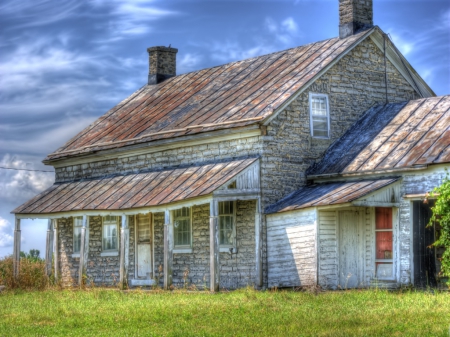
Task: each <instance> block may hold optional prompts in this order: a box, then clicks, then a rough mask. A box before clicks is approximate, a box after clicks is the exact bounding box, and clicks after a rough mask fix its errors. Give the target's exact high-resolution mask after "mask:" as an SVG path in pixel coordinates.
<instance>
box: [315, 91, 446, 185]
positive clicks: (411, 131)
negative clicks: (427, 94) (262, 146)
mask: <svg viewBox="0 0 450 337" xmlns="http://www.w3.org/2000/svg"><path fill="white" fill-rule="evenodd" d="M449 147H450V95H448V96H441V97H431V98H426V99H420V100H414V101H409V102H405V103H394V104H386V105H384V106H377V107H373V108H371V109H370V110H369V111H367V112H366V114H364V116H363V117H362V118H361V119H360V120H359V121H358V122H357V123H356V124H355V125H353V126H352V127H351V128H350V129H349V130H348V131H347V132H346V133H345V134H344V135H343V136H342V137H341V139H339V141H337V142H336V143H335V144H333V146H331V147H330V148H329V149H328V150H327V152H326V154H325V156H324V158H323V160H322V161H320V162H318V163H317V164H315V165H314V166H313V167H311V168H310V169H309V170H308V172H307V174H308V175H309V176H314V175H321V174H333V173H353V172H364V171H377V170H385V169H399V168H408V167H414V166H417V165H426V164H436V163H447V162H450V157H449V155H448V152H449Z"/></svg>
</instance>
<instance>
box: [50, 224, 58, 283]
mask: <svg viewBox="0 0 450 337" xmlns="http://www.w3.org/2000/svg"><path fill="white" fill-rule="evenodd" d="M52 221H53V229H54V232H53V235H54V239H53V240H54V242H55V271H54V276H55V281H58V278H59V240H58V220H57V219H53V220H52Z"/></svg>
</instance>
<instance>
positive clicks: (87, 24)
mask: <svg viewBox="0 0 450 337" xmlns="http://www.w3.org/2000/svg"><path fill="white" fill-rule="evenodd" d="M0 22H2V25H1V28H0V166H3V167H14V168H26V169H40V170H52V168H51V167H46V166H44V165H43V164H42V163H41V160H42V159H43V158H44V157H45V156H46V154H48V153H50V152H52V151H54V150H56V149H57V148H58V147H59V146H60V145H62V144H63V143H64V142H65V141H66V140H68V139H69V138H71V137H72V136H73V135H75V134H76V133H77V132H79V131H80V130H82V129H83V128H84V127H86V126H87V125H88V124H90V123H91V122H92V121H94V120H95V119H96V118H98V117H99V116H101V115H102V114H103V113H105V112H106V111H107V110H108V109H109V108H111V107H112V106H114V105H115V104H116V103H118V102H119V101H121V100H122V99H124V98H125V97H127V96H128V95H129V94H131V93H132V92H133V91H135V90H136V89H138V88H139V87H141V86H142V85H144V84H145V83H146V80H147V73H148V56H147V52H146V48H147V47H150V46H157V45H165V46H168V45H169V44H171V45H172V47H176V48H178V50H179V52H178V55H177V67H178V69H177V72H178V73H179V74H181V73H185V72H189V71H193V70H198V69H202V68H207V67H211V66H214V65H218V64H223V63H227V62H231V61H235V60H239V59H244V58H248V57H252V56H257V55H263V54H266V53H270V52H274V51H278V50H283V49H287V48H290V47H294V46H298V45H302V44H306V43H309V42H314V41H319V40H323V39H327V38H331V37H335V36H337V35H338V0H314V1H312V0H309V1H307V0H285V1H283V0H278V1H264V0H247V1H245V0H241V1H238V0H235V1H231V0H228V1H227V0H202V1H200V0H160V1H158V0H135V1H119V0H90V1H87V0H85V1H83V0H66V1H56V0H55V1H51V0H20V1H17V0H3V1H2V2H1V3H0ZM374 23H375V24H376V25H378V26H380V27H381V28H382V29H383V30H384V31H385V32H386V33H389V34H390V36H391V38H392V39H393V41H394V43H395V44H396V45H397V47H398V48H399V49H400V51H401V52H402V53H403V54H404V55H405V56H406V58H407V59H408V61H409V62H410V63H411V64H412V66H413V67H414V68H415V69H416V70H417V72H418V73H419V74H420V75H421V76H422V77H423V78H424V79H425V80H426V81H427V83H428V84H429V85H430V86H431V88H432V89H433V90H434V91H435V92H436V94H437V95H444V94H450V60H449V55H450V1H448V0H436V1H433V0H426V1H419V0H398V1H395V0H374ZM52 183H53V175H52V174H51V173H44V172H30V171H13V170H5V169H0V256H4V255H7V254H10V253H11V252H12V244H13V241H12V237H13V236H12V235H13V223H14V217H13V216H12V215H11V214H10V213H9V212H10V211H11V210H12V209H14V208H15V207H16V206H18V205H20V204H21V203H23V202H25V201H26V200H28V199H29V198H31V197H33V196H34V195H36V194H37V193H39V192H40V191H42V190H43V189H45V188H46V187H48V186H50V185H51V184H52ZM45 226H46V222H45V221H42V220H34V221H32V220H26V221H23V225H22V228H23V231H22V234H23V235H22V236H23V241H22V248H23V250H25V251H28V250H29V249H32V248H37V249H40V250H41V256H42V255H43V252H44V245H45V230H46V229H45V228H46V227H45Z"/></svg>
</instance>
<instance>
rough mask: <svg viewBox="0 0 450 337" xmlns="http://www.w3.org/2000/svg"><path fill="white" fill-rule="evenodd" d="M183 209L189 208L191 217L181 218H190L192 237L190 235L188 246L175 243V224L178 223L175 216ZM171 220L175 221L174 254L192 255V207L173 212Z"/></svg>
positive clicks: (174, 228)
mask: <svg viewBox="0 0 450 337" xmlns="http://www.w3.org/2000/svg"><path fill="white" fill-rule="evenodd" d="M182 208H187V209H188V210H189V215H188V216H185V217H181V218H184V219H185V218H188V219H189V227H190V235H189V244H188V245H177V244H176V243H175V230H176V227H175V222H176V221H177V219H178V218H177V217H176V216H175V214H176V212H177V211H179V210H180V209H182ZM171 218H172V219H173V220H172V221H173V248H174V249H173V252H174V253H192V241H193V238H192V207H181V208H179V209H176V210H173V211H172V214H171Z"/></svg>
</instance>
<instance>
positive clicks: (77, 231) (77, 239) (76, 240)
mask: <svg viewBox="0 0 450 337" xmlns="http://www.w3.org/2000/svg"><path fill="white" fill-rule="evenodd" d="M81 227H83V217H82V216H77V217H75V218H73V253H74V254H77V253H79V252H80V249H81Z"/></svg>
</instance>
